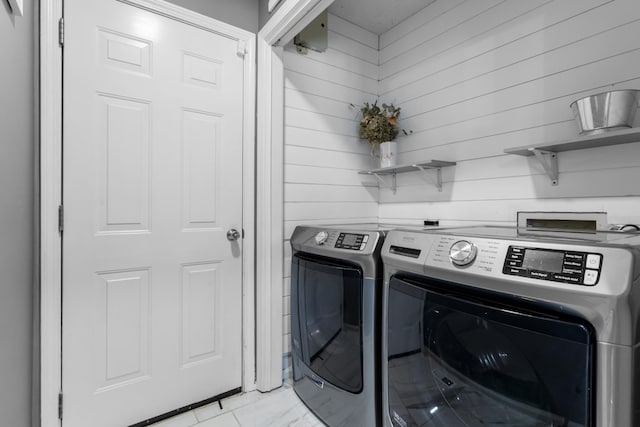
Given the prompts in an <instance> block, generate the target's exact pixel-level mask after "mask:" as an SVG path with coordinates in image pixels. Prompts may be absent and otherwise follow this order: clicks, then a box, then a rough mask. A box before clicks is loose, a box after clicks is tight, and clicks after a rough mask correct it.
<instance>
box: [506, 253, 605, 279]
mask: <svg viewBox="0 0 640 427" xmlns="http://www.w3.org/2000/svg"><path fill="white" fill-rule="evenodd" d="M602 261H603V256H602V254H600V253H590V252H577V251H563V250H555V249H542V248H529V247H525V246H509V249H508V250H507V256H506V258H505V260H504V266H503V268H502V272H503V273H504V274H509V275H512V276H523V277H529V278H532V279H539V280H549V281H552V282H562V283H570V284H575V285H587V286H593V285H595V284H597V283H598V280H599V279H600V272H601V269H602Z"/></svg>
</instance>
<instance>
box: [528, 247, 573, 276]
mask: <svg viewBox="0 0 640 427" xmlns="http://www.w3.org/2000/svg"><path fill="white" fill-rule="evenodd" d="M563 260H564V252H554V251H543V250H539V249H527V250H526V251H525V252H524V259H523V260H522V267H523V268H526V269H527V270H541V271H549V272H551V273H562V261H563Z"/></svg>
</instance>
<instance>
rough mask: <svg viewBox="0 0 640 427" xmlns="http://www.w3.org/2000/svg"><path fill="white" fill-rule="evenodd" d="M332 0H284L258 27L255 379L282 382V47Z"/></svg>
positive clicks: (264, 385)
mask: <svg viewBox="0 0 640 427" xmlns="http://www.w3.org/2000/svg"><path fill="white" fill-rule="evenodd" d="M331 3H333V0H285V1H284V2H283V3H282V5H281V6H280V7H279V8H278V9H277V10H276V12H275V13H274V14H273V16H271V18H270V19H269V21H268V22H267V23H266V24H265V26H264V27H263V28H262V29H261V30H260V32H259V33H258V105H257V108H258V109H257V114H258V117H257V147H256V159H257V163H256V174H257V181H258V186H257V188H256V247H257V253H258V254H259V256H258V258H257V259H256V320H257V322H256V334H257V335H256V354H257V356H256V357H257V378H256V385H257V387H258V390H260V391H268V390H272V389H274V388H277V387H280V385H281V384H282V353H283V339H282V338H283V336H282V332H283V329H282V314H283V301H282V296H283V292H282V289H283V285H284V284H283V280H284V170H283V169H284V167H283V166H284V67H283V63H282V52H283V47H282V46H284V45H285V44H287V43H288V42H289V41H291V39H293V37H294V36H295V35H296V34H297V33H299V32H300V30H302V29H303V28H304V27H306V26H307V25H308V24H309V23H310V22H311V21H312V20H313V19H314V18H315V17H316V16H318V15H319V14H320V13H321V12H322V11H324V10H325V9H326V8H327V7H328V6H329V5H330V4H331Z"/></svg>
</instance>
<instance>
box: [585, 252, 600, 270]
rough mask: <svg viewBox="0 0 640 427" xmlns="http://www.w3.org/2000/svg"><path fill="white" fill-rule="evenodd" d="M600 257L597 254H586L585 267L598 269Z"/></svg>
mask: <svg viewBox="0 0 640 427" xmlns="http://www.w3.org/2000/svg"><path fill="white" fill-rule="evenodd" d="M601 258H602V257H601V256H600V255H598V254H588V255H587V263H586V266H585V267H587V268H594V269H599V268H600V259H601Z"/></svg>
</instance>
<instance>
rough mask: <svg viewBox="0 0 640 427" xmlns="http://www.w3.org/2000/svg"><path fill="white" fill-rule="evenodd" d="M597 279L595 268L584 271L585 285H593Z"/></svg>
mask: <svg viewBox="0 0 640 427" xmlns="http://www.w3.org/2000/svg"><path fill="white" fill-rule="evenodd" d="M598 262H599V260H598ZM597 281H598V272H597V271H596V270H585V272H584V284H585V285H595V284H596V282H597Z"/></svg>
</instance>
